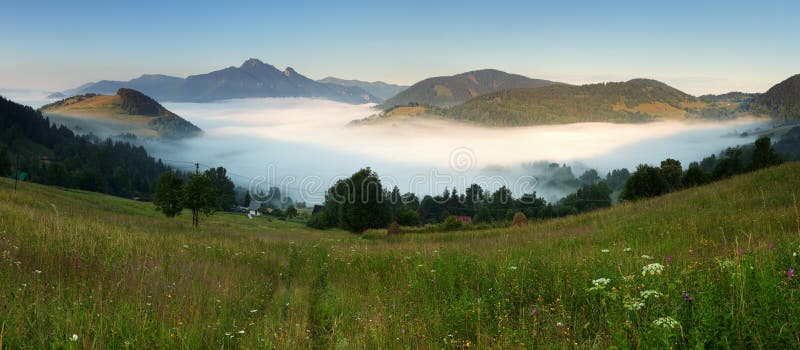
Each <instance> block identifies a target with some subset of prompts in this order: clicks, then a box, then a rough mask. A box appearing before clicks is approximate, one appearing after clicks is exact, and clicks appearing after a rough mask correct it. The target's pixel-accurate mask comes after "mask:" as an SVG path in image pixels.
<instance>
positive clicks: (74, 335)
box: [70, 334, 78, 341]
mask: <svg viewBox="0 0 800 350" xmlns="http://www.w3.org/2000/svg"><path fill="white" fill-rule="evenodd" d="M70 340H72V341H78V335H77V334H72V338H70Z"/></svg>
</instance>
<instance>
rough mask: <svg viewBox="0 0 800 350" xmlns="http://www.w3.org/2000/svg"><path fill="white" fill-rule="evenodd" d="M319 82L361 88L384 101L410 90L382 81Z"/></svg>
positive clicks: (334, 80)
mask: <svg viewBox="0 0 800 350" xmlns="http://www.w3.org/2000/svg"><path fill="white" fill-rule="evenodd" d="M317 81H319V82H320V83H325V84H336V85H341V86H350V87H357V88H361V89H362V90H364V91H366V92H369V93H370V94H372V95H373V96H375V97H377V98H380V99H381V100H383V101H385V100H388V99H390V98H392V97H394V96H395V95H397V94H398V93H400V92H401V91H403V90H405V89H407V88H408V86H404V85H395V84H389V83H384V82H382V81H375V82H367V81H361V80H345V79H339V78H334V77H327V78H325V79H320V80H317ZM383 101H381V102H383Z"/></svg>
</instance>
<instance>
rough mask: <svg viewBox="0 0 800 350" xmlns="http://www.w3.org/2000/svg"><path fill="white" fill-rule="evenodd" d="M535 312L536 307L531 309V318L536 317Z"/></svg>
mask: <svg viewBox="0 0 800 350" xmlns="http://www.w3.org/2000/svg"><path fill="white" fill-rule="evenodd" d="M536 312H537V310H536V306H534V307H532V308H531V316H536Z"/></svg>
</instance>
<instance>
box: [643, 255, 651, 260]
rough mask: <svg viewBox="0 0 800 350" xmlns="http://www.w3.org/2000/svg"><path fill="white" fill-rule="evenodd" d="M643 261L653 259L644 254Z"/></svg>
mask: <svg viewBox="0 0 800 350" xmlns="http://www.w3.org/2000/svg"><path fill="white" fill-rule="evenodd" d="M642 259H645V260H653V257H652V256H650V255H647V254H643V255H642Z"/></svg>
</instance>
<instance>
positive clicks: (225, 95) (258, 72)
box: [64, 58, 381, 104]
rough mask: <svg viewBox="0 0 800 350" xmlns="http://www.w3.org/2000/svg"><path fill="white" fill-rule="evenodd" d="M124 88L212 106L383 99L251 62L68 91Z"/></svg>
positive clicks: (109, 91)
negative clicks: (262, 100)
mask: <svg viewBox="0 0 800 350" xmlns="http://www.w3.org/2000/svg"><path fill="white" fill-rule="evenodd" d="M120 88H129V89H134V90H138V91H141V92H142V93H144V94H146V95H148V96H151V97H153V98H155V99H156V100H159V101H176V102H208V101H214V100H224V99H232V98H248V97H308V98H321V99H328V100H333V101H339V102H345V103H353V104H360V103H377V102H380V101H381V99H379V98H377V97H375V96H373V95H372V94H370V93H368V92H366V91H364V90H363V89H361V88H358V87H354V86H342V85H337V84H327V83H320V82H317V81H314V80H312V79H309V78H307V77H305V76H303V75H301V74H299V73H297V72H296V71H295V70H294V69H292V68H291V67H290V68H286V69H285V70H283V71H281V70H278V69H277V68H275V67H274V66H272V65H269V64H266V63H264V62H261V61H260V60H257V59H254V58H251V59H249V60H247V61H245V62H244V63H242V65H241V66H239V67H228V68H225V69H221V70H217V71H213V72H210V73H206V74H198V75H192V76H189V77H186V78H178V77H173V76H168V75H160V74H151V75H142V76H141V77H139V78H136V79H132V80H129V81H113V80H103V81H99V82H96V83H89V84H84V85H82V86H79V87H77V88H75V89H71V90H67V91H65V92H64V93H66V94H68V95H70V96H71V95H79V94H89V93H93V94H106V95H108V94H113V93H115V92H116V91H117V90H118V89H120Z"/></svg>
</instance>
